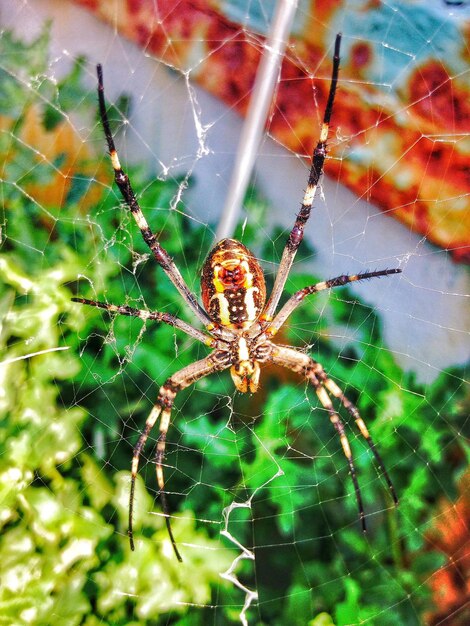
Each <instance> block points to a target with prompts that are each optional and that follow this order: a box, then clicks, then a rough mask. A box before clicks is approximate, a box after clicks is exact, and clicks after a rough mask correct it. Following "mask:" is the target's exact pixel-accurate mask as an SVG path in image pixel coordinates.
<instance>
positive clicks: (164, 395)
mask: <svg viewBox="0 0 470 626" xmlns="http://www.w3.org/2000/svg"><path fill="white" fill-rule="evenodd" d="M231 364H232V360H231V355H230V353H229V352H226V351H224V350H215V351H214V352H212V353H211V354H210V355H209V356H207V357H206V358H205V359H201V360H200V361H196V362H195V363H191V364H190V365H188V366H186V367H184V368H183V369H182V370H180V371H179V372H176V374H173V376H170V378H168V380H167V381H166V382H165V384H164V385H162V386H161V387H160V391H159V394H158V398H157V401H156V403H155V405H154V407H153V409H152V411H151V412H150V415H149V416H148V418H147V421H146V422H145V428H144V430H143V432H142V434H141V435H140V437H139V440H138V442H137V444H136V446H135V448H134V455H133V457H132V473H131V489H130V495H129V529H128V535H129V541H130V546H131V549H132V550H134V531H133V521H132V518H133V511H134V494H135V480H136V476H137V471H138V469H139V460H140V455H141V453H142V450H143V448H144V446H145V442H146V441H147V438H148V436H149V434H150V431H151V430H152V428H153V427H154V425H155V423H156V421H157V420H158V418H160V433H159V436H158V441H157V452H156V473H157V483H158V487H159V489H160V498H161V501H162V509H163V513H164V515H165V522H166V526H167V530H168V534H169V537H170V540H171V545H172V546H173V550H174V553H175V555H176V558H177V559H178V561H180V562H181V561H182V560H183V559H182V558H181V555H180V553H179V551H178V548H177V547H176V541H175V538H174V536H173V531H172V529H171V523H170V510H169V507H168V503H167V499H166V494H165V480H164V475H163V460H164V456H165V447H166V436H167V433H168V428H169V426H170V417H171V409H172V407H173V402H174V399H175V397H176V394H177V393H178V392H179V391H181V390H182V389H185V388H186V387H189V386H190V385H192V384H193V383H195V382H196V381H198V380H200V379H201V378H204V377H205V376H208V375H209V374H212V373H213V372H219V371H221V370H224V369H227V368H228V367H230V365H231Z"/></svg>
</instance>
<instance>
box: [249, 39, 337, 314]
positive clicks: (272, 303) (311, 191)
mask: <svg viewBox="0 0 470 626" xmlns="http://www.w3.org/2000/svg"><path fill="white" fill-rule="evenodd" d="M340 45H341V33H338V34H337V35H336V41H335V51H334V56H333V70H332V75H331V83H330V91H329V94H328V100H327V103H326V107H325V113H324V115H323V123H322V127H321V131H320V139H319V141H318V143H317V145H316V148H315V150H314V151H313V155H312V164H311V167H310V173H309V177H308V182H307V189H306V190H305V194H304V198H303V201H302V206H301V208H300V212H299V213H298V215H297V218H296V220H295V224H294V227H293V229H292V230H291V233H290V235H289V238H288V240H287V243H286V246H285V248H284V251H283V253H282V259H281V262H280V264H279V268H278V271H277V276H276V280H275V282H274V287H273V290H272V293H271V295H270V297H269V300H268V302H267V304H266V306H265V308H264V311H263V314H262V316H261V318H260V321H261V322H269V321H271V319H272V316H273V315H274V311H275V310H276V307H277V304H278V302H279V298H280V297H281V294H282V291H283V289H284V285H285V283H286V280H287V276H288V275H289V271H290V268H291V266H292V263H293V261H294V258H295V255H296V254H297V249H298V247H299V245H300V243H301V241H302V239H303V236H304V228H305V224H306V223H307V220H308V218H309V217H310V211H311V209H312V204H313V200H314V198H315V193H316V190H317V187H318V183H319V181H320V178H321V175H322V173H323V166H324V164H325V158H326V154H327V148H326V142H327V139H328V131H329V128H330V119H331V112H332V110H333V102H334V99H335V93H336V86H337V84H338V73H339V60H340V58H339V51H340Z"/></svg>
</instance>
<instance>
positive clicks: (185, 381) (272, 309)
mask: <svg viewBox="0 0 470 626" xmlns="http://www.w3.org/2000/svg"><path fill="white" fill-rule="evenodd" d="M340 42H341V35H337V37H336V43H335V53H334V57H333V72H332V78H331V85H330V92H329V96H328V101H327V104H326V108H325V113H324V116H323V124H322V128H321V132H320V139H319V141H318V143H317V146H316V148H315V150H314V152H313V156H312V164H311V167H310V174H309V178H308V182H307V187H306V190H305V194H304V197H303V201H302V205H301V208H300V211H299V213H298V215H297V217H296V220H295V223H294V226H293V228H292V230H291V232H290V235H289V237H288V239H287V241H286V245H285V248H284V252H283V254H282V259H281V262H280V265H279V268H278V272H277V275H276V279H275V282H274V287H273V289H272V292H271V295H270V296H269V299H268V301H267V302H266V287H265V282H264V276H263V272H262V269H261V266H260V264H259V263H258V261H257V260H256V258H255V257H254V256H253V254H252V253H251V252H250V251H249V250H248V249H247V248H246V246H244V245H243V244H242V243H240V242H239V241H236V240H235V239H224V240H223V241H221V242H219V243H218V244H217V245H216V246H215V247H214V248H213V249H212V251H211V252H210V253H209V256H208V257H207V260H206V262H205V263H204V267H203V271H202V280H201V299H202V304H203V307H204V308H203V307H202V306H201V305H200V304H199V302H198V299H197V298H196V296H195V295H194V294H193V293H192V292H191V291H190V290H189V288H188V286H187V285H186V283H185V282H184V280H183V277H182V276H181V274H180V272H179V270H178V268H177V266H176V265H175V263H174V262H173V260H172V259H171V257H170V255H169V254H168V253H167V252H166V250H165V249H164V248H162V246H161V245H160V243H159V242H158V240H157V238H156V236H155V235H154V234H153V233H152V231H151V229H150V227H149V225H148V223H147V220H146V219H145V216H144V215H143V213H142V211H141V209H140V206H139V203H138V201H137V198H136V196H135V194H134V191H133V189H132V186H131V183H130V181H129V178H128V176H127V174H126V173H125V172H124V171H123V169H122V168H121V165H120V163H119V158H118V155H117V152H116V148H115V145H114V140H113V137H112V135H111V130H110V127H109V122H108V116H107V112H106V104H105V100H104V89H103V76H102V70H101V66H98V68H97V69H98V101H99V108H100V115H101V120H102V123H103V128H104V132H105V136H106V141H107V144H108V148H109V152H110V156H111V163H112V166H113V168H114V174H115V180H116V184H117V185H118V187H119V189H120V191H121V194H122V196H123V198H124V201H125V202H126V204H127V206H128V207H129V210H130V211H131V213H132V215H133V216H134V219H135V221H136V223H137V225H138V227H139V229H140V231H141V233H142V236H143V239H144V241H145V243H146V244H147V245H148V247H149V248H150V250H151V252H152V254H153V256H154V258H155V260H156V261H157V263H158V264H159V265H160V267H161V268H162V269H163V271H164V272H165V273H166V274H167V276H168V277H169V278H170V280H171V282H172V283H173V284H174V286H175V287H176V289H177V290H178V291H179V293H180V294H181V296H182V297H183V298H184V300H185V302H186V304H187V305H188V307H189V308H190V309H191V311H192V312H193V314H194V315H195V317H196V318H197V320H198V321H199V322H200V324H202V326H203V327H204V329H205V330H204V331H203V330H199V329H197V328H195V327H193V326H191V325H190V324H188V323H187V322H184V321H183V320H180V319H178V318H177V317H175V316H173V315H171V314H169V313H162V312H159V311H145V310H140V309H133V308H131V307H129V306H124V305H115V304H108V303H105V302H96V301H95V300H86V299H84V298H74V300H75V301H76V302H80V303H82V304H89V305H91V306H96V307H100V308H102V309H106V310H108V311H110V312H113V313H119V314H122V315H133V316H135V317H140V318H141V319H143V320H156V321H160V322H164V323H166V324H169V325H171V326H174V327H175V328H178V329H179V330H181V331H182V332H184V333H186V334H187V335H189V336H191V337H192V338H193V339H195V340H197V341H200V342H201V343H203V344H205V345H206V346H208V347H210V348H212V351H211V353H210V354H209V355H208V356H206V357H205V358H203V359H201V360H199V361H196V362H194V363H191V364H190V365H188V366H186V367H184V368H183V369H182V370H180V371H179V372H176V373H175V374H173V375H172V376H170V378H168V380H167V381H166V382H165V383H164V384H163V385H162V386H161V387H160V390H159V394H158V397H157V400H156V402H155V405H154V407H153V409H152V411H151V412H150V415H149V416H148V418H147V421H146V424H145V428H144V430H143V432H142V434H141V435H140V437H139V440H138V442H137V444H136V446H135V448H134V456H133V459H132V475H131V490H130V499H129V531H128V533H129V539H130V544H131V548H132V549H134V540H133V530H132V511H133V503H134V490H135V480H136V476H137V471H138V466H139V459H140V455H141V452H142V450H143V447H144V445H145V442H146V441H147V438H148V436H149V434H150V431H151V430H152V428H153V426H154V425H155V423H156V422H157V420H159V421H160V423H159V430H160V433H159V436H158V443H157V451H156V459H155V460H156V472H157V482H158V486H159V489H160V497H161V502H162V508H163V512H164V514H165V520H166V525H167V528H168V533H169V536H170V539H171V543H172V546H173V550H174V552H175V555H176V557H177V558H178V560H180V561H181V556H180V554H179V551H178V548H177V547H176V541H175V539H174V537H173V533H172V529H171V524H170V512H169V507H168V504H167V501H166V494H165V483H164V477H163V460H164V455H165V445H166V435H167V432H168V428H169V426H170V416H171V409H172V406H173V402H174V400H175V397H176V395H177V394H178V392H180V391H181V390H182V389H185V388H186V387H189V385H192V384H193V383H195V382H196V381H197V380H200V379H201V378H204V377H205V376H208V375H209V374H212V373H214V372H220V371H222V370H225V369H229V368H230V373H231V375H232V379H233V381H234V383H235V386H236V388H237V389H238V391H241V392H243V393H246V392H252V393H254V392H255V391H256V390H257V388H258V383H259V377H260V371H261V368H260V365H261V364H263V363H266V362H269V363H273V364H275V365H278V366H280V367H285V368H288V369H290V370H291V371H294V372H296V373H298V374H299V375H300V376H302V377H303V378H304V379H305V380H306V381H307V382H308V383H309V384H311V385H312V386H313V388H314V390H315V392H316V394H317V397H318V399H319V401H320V403H321V404H322V406H323V407H324V408H325V410H326V413H327V414H328V417H329V419H330V421H331V423H332V425H333V427H334V428H335V430H336V432H337V433H338V436H339V439H340V442H341V446H342V448H343V452H344V454H345V456H346V459H347V461H348V464H349V470H350V473H351V478H352V481H353V484H354V490H355V493H356V499H357V503H358V507H359V514H360V519H361V522H362V527H363V530H365V529H366V525H365V516H364V507H363V505H362V498H361V492H360V489H359V483H358V481H357V477H356V470H355V467H354V462H353V457H352V452H351V448H350V446H349V442H348V439H347V436H346V432H345V428H344V425H343V422H342V420H341V418H340V416H339V413H338V411H337V409H335V408H334V406H333V399H335V400H336V401H337V402H338V403H339V404H340V405H341V406H342V407H343V409H344V410H345V411H346V412H347V413H348V414H349V416H350V417H351V418H352V419H353V420H354V421H355V423H356V426H357V428H358V429H359V432H360V433H361V435H362V436H363V437H364V438H365V439H366V441H367V443H368V444H369V446H370V448H371V450H372V453H373V454H374V457H375V459H376V461H377V463H378V465H379V467H380V469H381V470H382V473H383V476H384V478H385V480H386V482H387V484H388V487H389V489H390V493H391V495H392V497H393V500H394V502H395V504H397V503H398V500H397V497H396V494H395V490H394V488H393V485H392V482H391V480H390V478H389V476H388V473H387V471H386V469H385V467H384V465H383V462H382V459H381V458H380V456H379V453H378V452H377V450H376V448H375V445H374V443H373V441H372V439H371V436H370V433H369V431H368V429H367V428H366V425H365V424H364V421H363V420H362V418H361V416H360V415H359V411H358V409H357V408H356V407H355V406H354V404H353V403H352V402H351V401H350V400H348V398H347V397H346V396H345V395H344V393H343V392H342V391H341V389H340V388H339V387H338V385H337V384H336V383H335V382H334V381H333V380H332V379H331V378H329V377H328V376H327V374H326V373H325V371H324V370H323V368H322V366H321V365H320V363H318V362H317V361H314V360H313V359H312V358H310V357H309V356H308V355H307V354H305V353H304V352H301V351H298V350H295V349H293V348H289V347H286V346H280V345H277V344H275V343H273V342H272V341H271V340H272V339H273V337H274V336H275V335H276V333H277V332H278V331H279V329H280V328H281V327H282V325H283V324H284V322H285V321H286V320H287V318H288V317H289V315H290V314H291V313H292V312H293V311H294V310H295V309H296V308H297V307H298V306H299V305H300V304H301V303H302V302H303V300H304V298H306V297H307V296H309V295H311V294H314V293H317V292H318V291H322V290H324V289H332V288H333V287H340V286H342V285H346V284H347V283H351V282H354V281H360V280H364V279H367V278H374V277H377V276H387V275H388V274H396V273H398V272H400V270H398V269H391V270H379V271H375V272H363V273H360V274H352V275H341V276H337V277H336V278H332V279H330V280H326V281H323V282H320V283H316V284H315V285H309V286H307V287H304V288H303V289H301V290H300V291H298V292H296V293H294V294H293V295H292V296H291V297H290V298H289V299H288V300H287V301H286V303H285V304H284V305H283V306H282V308H281V309H280V310H279V311H278V312H277V313H276V309H277V305H278V303H279V299H280V297H281V295H282V292H283V290H284V285H285V283H286V280H287V277H288V274H289V270H290V268H291V266H292V263H293V261H294V258H295V255H296V253H297V249H298V247H299V245H300V243H301V241H302V238H303V234H304V228H305V225H306V223H307V221H308V219H309V217H310V212H311V208H312V203H313V199H314V197H315V192H316V189H317V187H318V183H319V180H320V177H321V175H322V172H323V165H324V161H325V157H326V152H327V146H326V142H327V138H328V130H329V125H330V117H331V112H332V109H333V101H334V97H335V91H336V85H337V82H338V71H339V49H340Z"/></svg>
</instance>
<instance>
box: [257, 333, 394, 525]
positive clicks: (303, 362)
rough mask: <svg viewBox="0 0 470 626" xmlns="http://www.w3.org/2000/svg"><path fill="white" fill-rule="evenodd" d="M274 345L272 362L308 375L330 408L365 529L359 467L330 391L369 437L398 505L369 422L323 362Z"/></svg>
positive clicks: (321, 399) (326, 405) (308, 378)
mask: <svg viewBox="0 0 470 626" xmlns="http://www.w3.org/2000/svg"><path fill="white" fill-rule="evenodd" d="M272 346H273V348H272V352H271V355H270V357H269V359H270V360H271V361H272V362H273V363H276V364H277V365H281V366H282V367H286V368H288V369H290V370H292V371H294V372H297V373H299V374H302V375H303V376H305V378H306V379H307V380H308V381H309V382H310V383H311V384H312V385H313V387H314V389H315V392H316V394H317V396H318V399H319V400H320V402H321V404H322V405H323V406H324V407H325V409H326V410H327V411H328V414H329V417H330V421H331V423H332V424H333V426H334V428H335V430H336V432H337V433H338V435H339V438H340V441H341V446H342V448H343V452H344V455H345V457H346V459H347V461H348V464H349V470H350V473H351V479H352V481H353V485H354V490H355V493H356V500H357V505H358V508H359V517H360V520H361V524H362V529H363V530H364V531H365V530H366V522H365V515H364V506H363V503H362V496H361V490H360V487H359V482H358V480H357V476H356V468H355V466H354V460H353V456H352V452H351V447H350V445H349V441H348V438H347V436H346V432H345V429H344V424H343V422H342V421H341V418H340V417H339V415H338V413H337V411H335V409H334V406H333V403H332V401H331V398H330V395H329V394H330V393H331V395H332V396H334V397H335V398H337V399H338V400H339V401H340V402H341V404H342V405H343V406H344V408H345V409H346V410H347V411H348V413H349V414H350V415H351V416H352V417H353V418H354V420H355V422H356V425H357V427H358V428H359V431H360V433H361V435H362V436H363V437H364V438H365V439H366V441H367V443H368V444H369V446H370V448H371V450H372V452H373V454H374V457H375V459H376V461H377V464H378V466H379V468H380V470H381V471H382V474H383V476H384V478H385V480H386V482H387V484H388V487H389V489H390V493H391V495H392V498H393V501H394V503H395V505H397V504H398V498H397V495H396V492H395V489H394V487H393V484H392V481H391V480H390V477H389V475H388V472H387V470H386V469H385V466H384V464H383V461H382V459H381V457H380V455H379V453H378V451H377V449H376V447H375V445H374V442H373V441H372V438H371V436H370V433H369V431H368V429H367V427H366V425H365V424H364V421H363V419H362V418H361V416H360V414H359V411H358V409H357V408H356V406H355V405H354V404H353V403H352V402H351V401H350V400H349V399H348V398H346V396H345V395H344V393H343V392H342V391H341V389H340V388H339V387H338V385H337V384H336V383H335V382H334V381H333V380H331V378H328V376H327V375H326V373H325V371H324V369H323V367H322V366H321V365H320V363H317V361H315V360H314V359H312V358H310V357H309V356H307V355H306V354H304V353H302V352H299V351H297V350H294V349H293V348H287V347H284V346H278V345H274V344H272Z"/></svg>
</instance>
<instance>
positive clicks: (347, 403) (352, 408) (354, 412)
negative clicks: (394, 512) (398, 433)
mask: <svg viewBox="0 0 470 626" xmlns="http://www.w3.org/2000/svg"><path fill="white" fill-rule="evenodd" d="M315 364H316V367H317V372H316V375H317V376H318V378H319V379H320V381H321V382H322V384H323V385H324V386H325V387H326V389H327V390H328V391H329V392H330V393H331V394H332V395H333V396H334V397H335V398H337V399H338V400H339V401H340V402H341V404H342V405H343V406H344V408H345V409H346V411H347V412H348V413H349V415H351V417H352V418H353V419H354V421H355V422H356V426H357V427H358V429H359V432H360V433H361V435H362V436H363V437H364V439H365V440H366V441H367V443H368V444H369V448H370V449H371V451H372V454H373V455H374V457H375V460H376V462H377V465H378V466H379V469H380V471H381V472H382V474H383V477H384V478H385V481H386V483H387V485H388V488H389V490H390V494H391V496H392V498H393V502H394V504H395V506H398V496H397V492H396V491H395V487H394V486H393V483H392V480H391V478H390V476H389V474H388V472H387V470H386V468H385V465H384V462H383V461H382V457H381V456H380V454H379V451H378V450H377V448H376V446H375V443H374V441H373V440H372V437H371V435H370V433H369V430H368V428H367V426H366V425H365V423H364V420H363V419H362V417H361V415H360V413H359V410H358V408H357V407H356V405H355V404H353V403H352V402H351V400H349V399H348V398H347V397H346V396H345V395H344V393H343V392H342V391H341V389H340V388H339V387H338V385H337V384H336V383H335V382H334V380H332V379H331V378H328V376H327V375H326V373H325V371H324V369H323V367H322V366H321V365H320V363H316V362H315Z"/></svg>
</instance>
